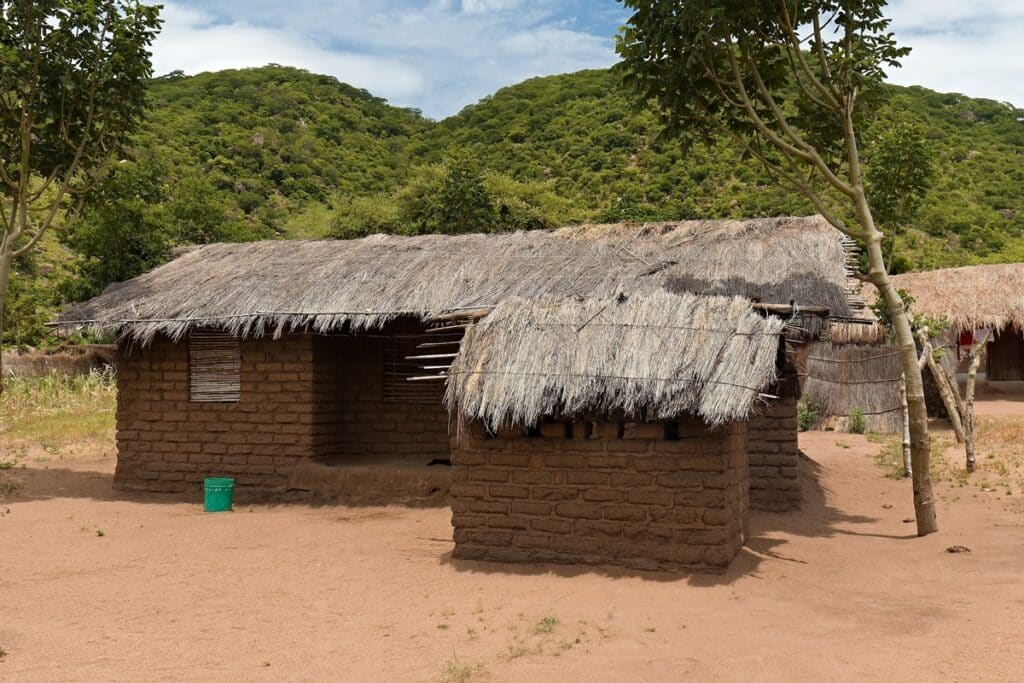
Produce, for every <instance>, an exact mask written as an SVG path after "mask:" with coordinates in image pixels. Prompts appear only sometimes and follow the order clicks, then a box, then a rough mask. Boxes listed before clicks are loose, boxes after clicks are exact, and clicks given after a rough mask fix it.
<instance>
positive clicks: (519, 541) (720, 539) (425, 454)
mask: <svg viewBox="0 0 1024 683" xmlns="http://www.w3.org/2000/svg"><path fill="white" fill-rule="evenodd" d="M844 258H845V252H844V248H843V245H842V243H841V241H840V238H839V234H838V233H837V232H836V231H834V230H833V229H832V228H831V227H829V226H828V225H827V224H826V223H825V221H824V220H822V219H820V218H818V217H810V218H778V219H753V220H745V221H689V222H681V223H656V224H644V225H640V224H615V225H584V226H574V227H568V228H562V229H558V230H551V231H532V232H520V233H507V234H492V235H459V236H440V235H428V236H416V237H398V236H386V235H375V236H371V237H367V238H363V239H359V240H351V241H301V242H281V241H271V242H257V243H251V244H213V245H208V246H203V247H198V248H194V249H192V250H190V251H188V252H186V253H184V254H183V255H181V256H179V257H178V258H177V259H175V260H174V261H171V262H170V263H168V264H166V265H164V266H161V267H159V268H157V269H155V270H153V271H151V272H150V273H147V274H145V275H143V276H141V277H138V278H136V279H134V280H131V281H128V282H125V283H120V284H117V285H113V286H111V287H110V288H108V289H107V290H106V291H105V292H104V293H103V294H101V295H100V296H98V297H96V298H95V299H93V300H91V301H89V302H86V303H84V304H81V305H78V306H75V307H73V308H71V309H69V310H68V311H66V312H65V314H64V315H63V317H62V318H61V320H60V321H59V324H60V325H62V326H64V327H91V328H96V329H104V330H113V331H115V332H116V333H117V335H118V338H119V342H118V361H117V371H118V389H119V400H118V410H117V446H118V464H117V469H116V474H115V485H117V486H120V487H123V488H127V489H136V490H146V491H175V492H192V491H198V490H199V484H200V482H201V481H202V479H203V478H204V477H206V476H211V475H218V476H221V475H223V476H233V477H235V478H236V480H237V484H238V486H239V489H240V492H241V493H242V494H243V495H244V494H245V493H247V492H258V493H260V494H262V495H272V496H281V495H286V494H288V493H289V492H294V491H308V492H313V493H315V494H317V495H325V496H333V497H337V498H339V499H341V500H346V501H351V502H362V501H365V502H380V501H382V500H391V501H393V500H399V499H402V500H409V501H418V502H441V501H445V500H448V499H449V487H450V486H451V487H452V488H451V501H452V504H453V507H454V510H455V512H454V522H455V527H456V537H457V541H458V548H459V550H458V552H459V554H463V555H465V556H480V557H491V558H493V559H500V557H502V556H505V555H502V553H499V552H497V551H495V550H494V549H495V548H501V547H505V548H506V550H507V551H508V553H509V554H507V557H509V558H514V559H528V558H531V557H532V558H537V559H561V560H564V561H607V562H616V563H620V564H630V565H634V566H654V565H657V566H665V567H673V566H687V567H689V566H712V567H721V566H723V565H724V564H725V563H727V562H728V560H729V559H730V558H731V557H732V554H734V553H735V551H736V549H737V548H738V547H739V545H740V544H742V542H743V538H744V537H745V531H744V529H745V526H746V522H745V520H746V511H747V508H748V506H754V507H762V508H769V509H787V508H792V507H795V506H797V505H798V504H799V487H798V483H797V481H798V480H797V478H796V463H797V459H798V454H797V448H796V398H797V396H796V394H797V391H796V389H794V388H793V387H794V385H795V384H796V383H795V382H792V381H790V379H791V376H792V374H793V369H792V362H791V357H792V351H793V349H794V348H795V347H796V346H799V345H800V344H802V343H804V342H806V341H808V340H811V339H814V338H816V337H817V336H819V335H820V334H821V333H822V332H823V331H824V330H825V329H827V327H828V325H829V322H828V320H826V319H825V318H824V317H822V316H823V314H824V313H825V312H831V313H832V314H834V315H836V316H841V317H842V316H849V314H850V311H849V304H848V301H847V297H846V273H845V269H844ZM591 316H592V318H591ZM510 335H511V336H510ZM541 349H547V351H543V352H542V351H541ZM538 368H539V370H538ZM538 373H539V374H538ZM567 373H568V374H567ZM549 375H555V376H556V377H554V378H551V377H548V376H549ZM573 375H581V376H580V377H574V376H573ZM501 378H504V379H502V380H501V381H498V380H499V379H501ZM545 378H546V379H545ZM548 380H551V381H548ZM517 392H518V393H517ZM524 461H525V462H527V463H528V466H521V465H519V464H515V463H521V462H524ZM449 463H450V466H448V465H449ZM659 467H668V469H664V470H661V469H657V468H659ZM652 468H653V469H652ZM487 477H495V479H494V480H493V481H491V480H488V479H487ZM527 480H529V481H527ZM453 481H454V485H453V484H452V482H453ZM588 481H592V482H593V483H592V484H587V482H588ZM673 482H674V483H673ZM698 483H699V486H698ZM481 488H482V489H483V490H481ZM595 497H596V498H595ZM602 498H603V499H602ZM670 499H671V504H668V501H669V500H670ZM527 509H529V510H532V512H528V511H527ZM570 511H575V512H573V513H572V514H575V515H576V516H571V514H570ZM598 511H600V516H599V517H596V516H595V515H598ZM563 513H565V514H564V515H563ZM616 514H621V515H623V516H624V517H623V519H614V518H613V517H612V516H613V515H616ZM474 515H476V517H474ZM481 516H482V517H486V520H484V519H479V517H481ZM526 519H529V523H528V524H527V522H526V521H524V520H526ZM475 522H480V524H479V525H477V526H473V524H474V523H475ZM502 523H505V524H507V525H508V526H507V527H506V528H507V529H508V530H507V531H503V532H500V533H499V532H496V531H495V530H496V529H498V528H502V527H501V525H502ZM524 524H526V525H527V528H526V529H525V530H524V529H523V528H521V527H522V526H523V525H524ZM616 525H618V526H616ZM542 527H543V528H545V529H547V530H546V531H542ZM524 531H525V532H528V533H524ZM670 531H671V539H670V540H667V536H665V535H666V534H669V533H670ZM545 534H546V535H545ZM600 534H612V536H611V537H609V539H608V543H604V542H601V543H596V542H594V543H592V541H594V539H598V538H602V537H601V535H600ZM659 534H660V535H659ZM541 536H543V537H544V539H546V540H542V539H541V538H540V537H541ZM577 537H579V538H587V539H590V540H588V541H587V543H589V544H590V545H587V546H586V547H582V546H580V547H577V546H575V545H573V543H575V540H574V539H576V538H577ZM510 538H511V539H512V540H511V541H510V542H511V546H510V545H509V544H508V543H506V541H507V540H509V539H510ZM663 541H665V542H663ZM529 543H544V544H546V546H545V547H544V548H537V549H536V552H533V551H531V552H529V553H527V552H525V550H524V549H525V548H526V547H527V544H529ZM598 546H600V547H601V548H607V549H608V552H606V553H604V554H601V553H598V554H596V555H595V554H594V553H593V548H595V547H598ZM633 546H635V547H636V548H643V549H644V550H636V551H635V552H633V551H629V550H628V548H629V547H633ZM691 546H692V547H691ZM698 547H699V548H700V550H699V552H698V551H697V550H694V548H698ZM488 548H490V549H491V550H488ZM509 548H513V549H519V550H517V551H516V552H512V551H511V550H509ZM587 548H591V550H587ZM656 548H658V549H660V548H669V549H674V550H671V552H669V551H668V550H666V551H665V552H662V551H661V550H657V551H656V550H655V549H656Z"/></svg>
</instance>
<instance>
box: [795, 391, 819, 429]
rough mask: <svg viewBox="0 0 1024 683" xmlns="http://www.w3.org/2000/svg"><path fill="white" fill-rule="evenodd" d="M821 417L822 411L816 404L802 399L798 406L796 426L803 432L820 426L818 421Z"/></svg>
mask: <svg viewBox="0 0 1024 683" xmlns="http://www.w3.org/2000/svg"><path fill="white" fill-rule="evenodd" d="M820 417H821V409H820V408H818V406H817V405H816V404H814V403H811V402H810V401H808V400H807V399H803V398H802V399H800V402H799V403H797V404H796V425H797V429H799V430H800V431H801V432H806V431H807V430H809V429H811V428H813V427H814V426H815V425H816V424H818V419H819V418H820Z"/></svg>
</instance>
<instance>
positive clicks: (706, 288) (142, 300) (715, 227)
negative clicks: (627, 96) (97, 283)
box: [60, 217, 849, 342]
mask: <svg viewBox="0 0 1024 683" xmlns="http://www.w3.org/2000/svg"><path fill="white" fill-rule="evenodd" d="M844 284H845V273H844V270H843V248H842V245H841V244H840V241H839V233H838V232H837V231H835V230H834V229H833V228H831V227H830V226H829V225H828V224H827V223H826V222H825V221H824V220H823V219H821V218H820V217H809V218H771V219H768V218H762V219H752V220H742V221H686V222H681V223H649V224H644V225H639V224H615V225H584V226H575V227H570V228H562V229H559V230H553V231H532V232H517V233H502V234H489V235H457V236H444V235H426V236H417V237H398V236H393V235H374V236H371V237H366V238H363V239H358V240H350V241H290V242H289V241H267V242H255V243H250V244H212V245H208V246H204V247H199V248H196V249H193V250H191V251H188V252H187V253H185V254H183V255H182V256H180V257H179V258H177V259H175V260H174V261H171V262H170V263H168V264H166V265H163V266H161V267H159V268H157V269H155V270H153V271H152V272H149V273H147V274H145V275H142V276H141V277H138V278H135V279H134V280H130V281H128V282H125V283H121V284H117V285H112V286H111V287H109V288H108V289H107V290H106V291H105V292H104V293H103V294H101V295H100V296H98V297H96V298H95V299H93V300H91V301H89V302H87V303H85V304H82V305H79V306H75V307H72V308H71V309H69V310H68V311H66V312H65V313H64V315H63V316H62V317H61V319H60V324H62V325H64V326H74V325H86V326H91V327H96V328H106V329H115V330H119V331H120V332H122V333H123V334H126V335H128V336H131V337H133V338H135V339H137V340H139V341H143V342H146V341H148V340H149V339H151V338H152V337H153V336H154V335H156V334H165V335H168V336H170V337H172V338H180V337H181V336H182V335H183V334H185V333H186V332H187V331H188V330H189V329H190V328H192V327H195V326H204V327H219V328H222V329H225V330H228V331H231V332H235V333H239V334H242V335H244V336H248V335H262V334H280V333H282V332H284V331H286V330H288V329H299V328H308V329H312V330H313V331H317V332H326V331H332V330H340V329H351V330H359V329H366V328H374V327H379V326H380V325H382V324H384V323H386V322H387V321H389V320H391V319H393V318H395V317H397V316H400V315H417V316H421V317H428V316H429V315H431V314H437V313H440V312H444V311H451V310H457V309H460V308H472V307H480V306H494V305H497V304H500V303H501V302H502V301H504V300H505V299H507V298H509V297H514V296H518V297H524V298H536V297H541V296H553V297H560V298H564V297H569V296H586V297H605V296H610V295H612V294H615V293H617V292H620V291H625V292H627V293H628V292H639V291H650V290H663V289H667V290H669V291H686V292H697V293H709V294H726V295H738V296H744V297H748V298H752V299H755V300H760V301H762V302H766V303H782V304H789V303H791V302H794V303H796V304H797V305H801V306H826V307H828V308H829V309H830V310H831V311H833V312H834V313H836V314H839V315H847V314H848V312H849V311H848V307H847V301H846V297H845V292H844ZM811 324H818V323H811Z"/></svg>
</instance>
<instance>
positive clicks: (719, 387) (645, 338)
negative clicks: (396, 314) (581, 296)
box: [446, 292, 785, 429]
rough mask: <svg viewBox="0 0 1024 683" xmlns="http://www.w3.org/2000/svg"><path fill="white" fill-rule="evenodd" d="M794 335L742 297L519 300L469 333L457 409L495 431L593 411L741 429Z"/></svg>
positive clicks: (456, 366) (452, 397) (451, 393)
mask: <svg viewBox="0 0 1024 683" xmlns="http://www.w3.org/2000/svg"><path fill="white" fill-rule="evenodd" d="M784 325H785V321H784V320H781V319H778V318H764V317H762V316H760V315H758V314H756V313H754V312H753V310H752V309H751V306H750V302H749V301H747V300H745V299H742V298H739V297H733V298H727V297H705V296H695V295H692V294H682V295H674V294H669V293H666V292H649V293H643V294H635V295H631V296H628V297H626V296H623V297H613V298H610V299H602V300H598V299H585V300H578V299H557V300H556V299H550V298H544V299H539V300H526V299H521V298H513V299H509V300H506V301H505V302H504V303H503V304H501V305H500V306H498V307H497V308H496V309H495V310H494V312H493V313H491V314H490V315H489V316H487V318H485V319H484V320H483V321H482V322H480V323H478V324H476V325H474V326H472V327H471V328H470V329H469V330H468V331H467V333H466V336H465V339H464V341H463V343H462V349H461V351H460V352H459V355H458V357H457V358H456V359H455V362H454V363H453V365H452V368H451V370H450V377H449V380H448V391H447V395H446V403H447V404H448V407H449V408H450V409H453V410H458V411H459V412H460V413H461V414H462V416H464V417H466V418H468V419H480V420H483V421H485V422H486V423H487V424H488V425H490V426H491V427H492V428H494V429H497V428H498V427H499V426H501V425H505V424H512V425H524V424H525V425H529V424H534V423H536V421H537V419H538V418H540V417H541V416H545V415H555V414H563V415H580V414H583V413H585V412H589V411H597V412H605V411H622V412H624V413H626V414H632V415H637V414H640V411H641V410H645V411H646V415H647V416H648V417H649V418H652V419H673V418H676V417H678V416H679V415H682V414H684V413H686V414H694V415H699V416H701V417H703V418H704V419H705V420H706V421H707V422H708V423H710V424H722V423H724V422H728V421H732V420H742V419H745V418H746V417H747V416H748V415H749V414H750V412H751V410H752V409H753V407H754V403H755V401H756V400H757V397H758V393H759V392H760V391H761V390H762V389H764V387H766V386H767V385H769V384H770V383H771V382H773V381H774V380H775V372H776V365H775V363H776V355H777V352H778V349H779V343H780V335H781V333H782V329H783V326H784Z"/></svg>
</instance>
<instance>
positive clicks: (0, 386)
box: [0, 242, 14, 394]
mask: <svg viewBox="0 0 1024 683" xmlns="http://www.w3.org/2000/svg"><path fill="white" fill-rule="evenodd" d="M3 246H4V245H3V243H2V242H0V394H3V392H4V343H3V342H4V310H5V308H6V306H7V292H8V288H9V285H10V282H11V263H12V261H13V260H14V255H13V254H10V253H4V252H5V251H6V250H5V249H3Z"/></svg>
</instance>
